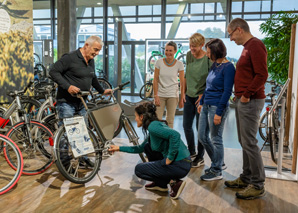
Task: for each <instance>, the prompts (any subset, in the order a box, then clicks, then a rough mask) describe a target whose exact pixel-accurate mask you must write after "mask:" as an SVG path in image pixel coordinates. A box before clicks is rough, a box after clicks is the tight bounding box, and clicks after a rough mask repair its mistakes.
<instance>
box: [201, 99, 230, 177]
mask: <svg viewBox="0 0 298 213" xmlns="http://www.w3.org/2000/svg"><path fill="white" fill-rule="evenodd" d="M216 109H217V106H212V105H206V104H204V105H203V108H202V110H201V113H200V121H199V140H200V141H201V143H202V144H203V145H204V147H205V149H206V151H207V153H208V155H209V157H210V159H211V162H212V163H211V167H210V168H211V171H213V172H215V173H217V174H219V173H221V171H222V169H221V167H222V164H223V158H224V147H223V140H222V134H223V129H224V124H225V120H226V118H227V115H228V111H229V108H228V107H227V108H226V109H225V110H224V112H223V114H222V117H221V123H220V124H219V125H215V124H214V116H215V113H216ZM209 133H210V137H209Z"/></svg>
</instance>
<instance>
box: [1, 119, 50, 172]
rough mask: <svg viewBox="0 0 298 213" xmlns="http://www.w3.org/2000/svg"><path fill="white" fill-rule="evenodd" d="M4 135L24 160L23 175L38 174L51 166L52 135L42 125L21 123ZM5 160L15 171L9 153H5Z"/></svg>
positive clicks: (31, 122) (35, 122)
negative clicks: (10, 140) (17, 149)
mask: <svg viewBox="0 0 298 213" xmlns="http://www.w3.org/2000/svg"><path fill="white" fill-rule="evenodd" d="M6 135H7V137H9V138H11V139H12V140H13V141H14V142H15V143H16V144H17V146H18V147H19V149H20V150H21V152H22V155H23V159H24V169H23V174H25V175H36V174H40V173H42V172H44V171H46V170H47V169H48V168H49V167H50V166H51V165H52V164H53V158H52V155H51V152H52V148H51V143H52V142H53V133H52V132H51V131H50V130H49V129H48V128H47V127H46V126H44V125H43V124H41V123H39V122H37V121H30V122H29V123H28V124H26V123H25V122H23V121H22V122H19V123H17V124H15V125H14V126H13V127H12V128H11V129H10V130H8V132H7V134H6ZM30 140H31V142H30ZM5 158H6V160H7V161H8V162H10V166H11V167H12V168H13V169H16V167H17V165H15V164H14V161H13V158H12V155H11V153H10V152H6V153H5Z"/></svg>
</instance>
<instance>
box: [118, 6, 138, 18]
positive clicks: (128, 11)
mask: <svg viewBox="0 0 298 213" xmlns="http://www.w3.org/2000/svg"><path fill="white" fill-rule="evenodd" d="M119 8H120V12H121V15H122V16H135V15H136V6H121V7H119Z"/></svg>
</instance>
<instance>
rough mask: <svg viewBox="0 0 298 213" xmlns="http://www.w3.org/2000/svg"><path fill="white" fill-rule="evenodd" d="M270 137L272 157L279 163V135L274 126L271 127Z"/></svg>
mask: <svg viewBox="0 0 298 213" xmlns="http://www.w3.org/2000/svg"><path fill="white" fill-rule="evenodd" d="M268 139H269V143H270V153H271V159H272V161H273V162H274V163H277V156H278V148H277V147H278V136H277V132H276V130H275V128H274V127H269V132H268Z"/></svg>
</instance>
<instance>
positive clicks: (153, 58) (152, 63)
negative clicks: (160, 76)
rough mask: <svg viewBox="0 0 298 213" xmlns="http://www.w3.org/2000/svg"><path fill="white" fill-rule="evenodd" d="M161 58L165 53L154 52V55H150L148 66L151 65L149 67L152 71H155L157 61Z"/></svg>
mask: <svg viewBox="0 0 298 213" xmlns="http://www.w3.org/2000/svg"><path fill="white" fill-rule="evenodd" d="M160 58H163V55H161V54H154V55H152V56H150V58H149V60H148V67H149V69H150V71H151V72H154V69H155V63H156V61H157V60H158V59H160Z"/></svg>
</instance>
